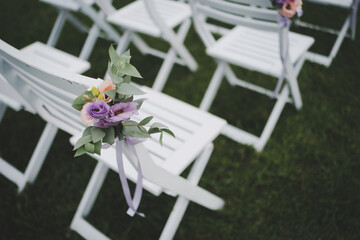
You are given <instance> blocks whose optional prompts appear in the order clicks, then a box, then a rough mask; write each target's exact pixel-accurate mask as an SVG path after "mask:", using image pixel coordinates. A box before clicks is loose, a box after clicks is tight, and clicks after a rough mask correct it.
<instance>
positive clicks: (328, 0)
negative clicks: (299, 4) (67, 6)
mask: <svg viewBox="0 0 360 240" xmlns="http://www.w3.org/2000/svg"><path fill="white" fill-rule="evenodd" d="M306 2H314V3H319V4H323V5H332V6H336V7H342V8H350V7H351V5H352V4H353V0H304V3H305V4H306Z"/></svg>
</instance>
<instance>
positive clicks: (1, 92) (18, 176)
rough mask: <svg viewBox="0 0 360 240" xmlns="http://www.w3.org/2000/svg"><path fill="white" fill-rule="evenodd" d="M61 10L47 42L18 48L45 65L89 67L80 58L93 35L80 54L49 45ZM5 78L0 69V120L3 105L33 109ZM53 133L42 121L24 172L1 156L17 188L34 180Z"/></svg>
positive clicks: (87, 51) (58, 26) (57, 28)
mask: <svg viewBox="0 0 360 240" xmlns="http://www.w3.org/2000/svg"><path fill="white" fill-rule="evenodd" d="M63 11H64V12H61V13H60V15H59V17H58V20H57V23H56V24H55V26H54V28H53V30H52V33H51V35H50V37H49V40H48V43H47V44H44V43H41V42H34V43H32V44H30V45H28V46H26V47H25V48H23V49H22V50H21V51H22V52H23V53H25V54H27V55H29V56H32V57H33V58H34V59H37V60H38V61H40V62H42V63H43V64H44V65H45V66H51V67H54V68H58V69H61V70H63V71H72V72H76V73H83V72H85V71H86V70H88V69H89V68H90V63H89V62H87V61H85V60H84V59H86V58H88V57H89V54H90V52H91V49H92V47H91V45H92V44H91V43H90V42H91V41H93V36H90V35H89V36H88V38H87V40H86V42H85V45H84V47H83V49H82V51H81V54H80V55H81V58H77V57H75V56H73V55H70V54H68V53H66V52H63V51H61V50H58V49H56V48H54V47H53V45H54V44H55V43H56V42H57V38H58V36H59V34H60V32H61V28H62V26H61V25H62V24H63V21H64V17H60V16H62V14H65V10H63ZM65 15H66V14H65ZM65 15H64V16H65ZM59 19H60V20H59ZM61 22H62V23H61ZM54 32H56V34H54ZM89 39H91V41H89ZM92 46H93V45H92ZM5 80H6V79H4V76H3V75H1V73H0V83H1V88H0V121H1V119H2V117H3V115H4V114H5V110H6V108H7V106H9V107H11V108H12V109H14V110H16V111H19V110H21V109H25V110H26V111H29V112H31V113H34V109H33V108H32V107H31V106H30V105H29V104H28V102H27V101H26V100H24V99H23V98H22V96H21V95H18V94H17V93H16V90H14V89H13V88H12V86H10V85H8V84H7V82H6V81H5ZM56 133H57V128H55V127H53V125H51V124H47V125H46V127H45V129H44V131H43V132H42V134H41V137H40V139H39V141H38V143H37V145H36V148H35V150H34V152H33V154H32V156H31V158H30V161H29V163H28V165H27V167H26V169H25V172H24V173H23V172H21V171H19V170H18V169H16V168H15V167H14V166H12V165H11V164H9V163H8V162H7V161H5V159H3V158H0V173H1V174H3V175H4V176H5V177H6V178H8V179H9V180H10V181H12V182H14V183H15V184H16V185H17V186H18V191H19V192H21V191H22V190H23V189H24V187H25V185H26V183H28V182H29V183H33V182H34V181H35V179H36V176H37V175H38V173H39V171H40V169H41V166H42V164H43V161H44V160H45V157H46V154H47V152H48V150H49V148H50V146H51V143H52V141H53V139H54V138H55V136H56Z"/></svg>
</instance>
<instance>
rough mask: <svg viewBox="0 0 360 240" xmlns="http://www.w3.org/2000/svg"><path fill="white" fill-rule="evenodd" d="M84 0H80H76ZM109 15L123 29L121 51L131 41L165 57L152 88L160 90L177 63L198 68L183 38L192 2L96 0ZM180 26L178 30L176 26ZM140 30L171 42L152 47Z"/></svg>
mask: <svg viewBox="0 0 360 240" xmlns="http://www.w3.org/2000/svg"><path fill="white" fill-rule="evenodd" d="M76 1H81V0H76ZM95 2H96V3H97V4H98V5H99V6H100V8H101V9H102V11H103V12H105V13H106V15H107V20H108V21H109V22H110V23H112V24H114V25H116V26H119V27H120V28H121V29H122V30H123V35H122V38H121V40H120V41H119V42H118V44H119V45H118V48H117V52H118V53H123V52H125V50H126V49H127V48H128V47H129V44H130V42H133V43H134V44H135V46H136V47H137V48H138V49H139V50H140V52H141V53H142V54H150V55H153V56H156V57H159V58H162V59H164V61H163V63H162V65H161V68H160V70H159V72H158V74H157V76H156V78H155V81H154V84H153V87H152V88H153V89H155V90H158V91H161V90H162V89H163V87H164V85H165V83H166V80H167V79H168V77H169V74H170V72H171V69H172V68H173V65H174V64H175V63H177V64H180V65H184V66H186V67H188V68H189V69H190V70H191V71H195V70H196V69H197V63H196V61H195V59H194V58H193V56H192V55H191V53H190V52H189V51H188V49H187V48H186V47H185V46H184V44H183V41H184V39H185V37H186V35H187V33H188V31H189V28H190V25H191V19H190V17H191V9H190V6H189V5H188V4H186V3H184V2H181V1H172V0H140V1H134V2H132V3H130V4H128V5H126V6H124V7H122V8H120V9H119V10H116V9H115V8H114V7H113V6H112V5H111V1H109V0H99V1H97V0H96V1H95ZM176 28H177V32H175V31H174V29H176ZM139 34H143V35H147V36H150V37H153V38H155V39H159V40H162V42H163V43H165V45H169V46H170V47H169V50H167V51H166V52H163V51H160V50H158V49H155V48H153V47H150V46H149V45H148V44H147V43H146V42H145V41H144V40H143V39H142V38H141V36H140V35H139Z"/></svg>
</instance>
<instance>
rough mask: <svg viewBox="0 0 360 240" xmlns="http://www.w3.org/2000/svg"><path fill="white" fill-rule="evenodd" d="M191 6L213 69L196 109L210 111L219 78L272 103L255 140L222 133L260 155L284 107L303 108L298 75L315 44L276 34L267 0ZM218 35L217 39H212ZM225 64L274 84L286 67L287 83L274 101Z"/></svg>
mask: <svg viewBox="0 0 360 240" xmlns="http://www.w3.org/2000/svg"><path fill="white" fill-rule="evenodd" d="M190 3H191V7H192V11H193V13H194V14H193V19H194V23H195V27H196V31H197V32H198V34H199V35H200V37H201V39H202V41H203V42H204V43H205V45H206V53H207V54H208V55H209V56H211V57H213V58H214V59H215V60H216V62H217V64H218V67H217V69H216V71H215V73H214V75H213V77H212V79H211V81H210V84H209V86H208V89H207V90H206V92H205V95H204V97H203V100H202V101H201V104H200V108H201V109H204V110H208V109H210V107H211V104H212V102H213V100H214V99H215V96H216V93H217V90H218V88H219V87H220V83H221V80H222V79H223V78H225V79H227V80H228V82H229V83H230V84H231V85H232V86H239V87H244V88H246V89H249V90H251V91H255V92H258V93H260V94H263V95H266V96H269V97H271V98H273V99H275V100H276V103H275V105H274V109H273V111H272V113H271V114H270V116H269V118H268V120H267V123H266V124H265V127H264V129H263V132H262V133H261V135H260V136H259V137H257V136H254V135H253V134H251V133H248V132H246V131H245V130H242V129H238V128H236V127H234V126H231V125H228V126H227V127H226V128H225V129H224V130H223V132H222V133H223V134H224V135H225V136H228V137H230V138H231V139H233V140H235V141H237V142H239V143H244V144H249V145H253V146H254V148H255V149H256V150H257V151H262V150H263V148H264V146H265V144H266V143H267V141H268V140H269V138H270V136H271V133H272V132H273V130H274V128H275V126H276V123H277V121H278V119H279V117H280V114H281V112H282V110H283V108H284V105H285V103H287V102H291V103H294V105H295V107H296V109H298V110H299V109H301V107H302V99H301V94H300V90H299V86H298V84H297V75H298V73H299V71H300V69H301V67H302V65H303V63H304V56H305V54H306V53H307V51H308V49H309V48H310V46H311V45H312V44H313V43H314V39H313V38H311V37H308V36H304V35H300V34H297V33H292V32H288V30H287V29H286V28H282V29H280V28H279V26H278V23H277V21H276V18H277V16H278V11H277V10H275V9H274V8H271V6H270V5H269V4H270V1H267V0H257V1H249V0H236V1H232V0H190ZM210 20H215V21H210ZM219 22H220V23H226V24H230V26H229V27H227V28H226V27H225V26H226V25H224V24H219ZM218 34H220V35H221V36H220V37H218V36H214V35H218ZM287 49H288V50H287ZM287 53H288V57H286V55H287ZM230 64H231V66H232V67H242V68H246V69H250V70H253V71H257V72H260V73H263V74H267V75H270V76H273V77H276V78H279V77H280V76H281V75H282V72H283V69H284V66H286V69H287V71H286V73H285V80H286V81H285V84H283V83H281V84H282V86H281V87H280V91H279V93H280V94H279V95H278V93H276V94H275V92H274V91H272V90H269V89H266V88H264V87H262V86H259V85H256V84H254V83H252V82H250V81H245V80H242V79H239V78H238V77H237V76H236V75H235V74H234V72H233V70H232V69H231V67H230ZM281 88H282V89H281ZM290 92H291V94H290ZM290 96H291V98H290Z"/></svg>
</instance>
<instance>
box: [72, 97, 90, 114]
mask: <svg viewBox="0 0 360 240" xmlns="http://www.w3.org/2000/svg"><path fill="white" fill-rule="evenodd" d="M86 102H87V101H86V100H85V98H84V97H83V96H82V95H81V96H78V97H77V98H75V99H74V101H73V103H72V105H71V106H72V107H73V108H75V109H76V110H78V111H81V109H82V108H83V105H84V104H85V103H86Z"/></svg>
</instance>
